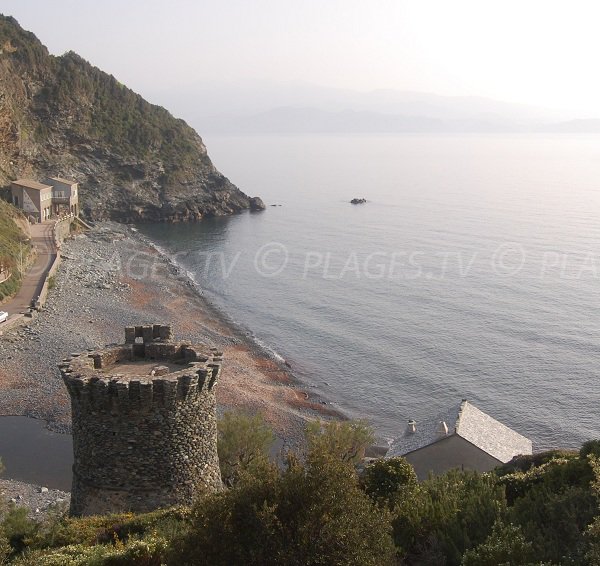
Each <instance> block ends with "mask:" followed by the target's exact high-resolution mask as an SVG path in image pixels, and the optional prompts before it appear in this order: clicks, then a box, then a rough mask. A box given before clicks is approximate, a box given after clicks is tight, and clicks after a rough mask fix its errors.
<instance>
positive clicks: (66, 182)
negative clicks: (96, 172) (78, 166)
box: [50, 177, 77, 185]
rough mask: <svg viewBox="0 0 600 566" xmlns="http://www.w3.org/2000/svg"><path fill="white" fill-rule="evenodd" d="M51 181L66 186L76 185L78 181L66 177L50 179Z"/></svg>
mask: <svg viewBox="0 0 600 566" xmlns="http://www.w3.org/2000/svg"><path fill="white" fill-rule="evenodd" d="M50 180H51V181H57V182H59V183H63V184H64V185H76V184H77V181H73V180H72V179H65V178H64V177H50Z"/></svg>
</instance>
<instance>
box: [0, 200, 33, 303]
mask: <svg viewBox="0 0 600 566" xmlns="http://www.w3.org/2000/svg"><path fill="white" fill-rule="evenodd" d="M16 218H21V219H23V218H22V216H21V214H20V212H19V211H18V210H17V209H15V208H14V207H13V206H12V205H10V204H8V203H7V202H4V201H3V200H0V265H2V266H4V267H6V268H8V269H9V270H10V271H11V273H12V276H11V277H10V279H8V280H7V281H5V282H4V283H0V301H1V300H3V299H5V298H6V297H9V296H11V295H13V294H14V293H15V292H16V291H17V290H18V289H19V285H20V283H21V272H20V268H21V267H22V266H24V265H26V263H27V257H28V255H29V251H30V245H29V243H28V237H27V235H26V234H24V233H23V231H22V230H21V228H20V227H19V226H18V224H17V223H16V222H15V219H16Z"/></svg>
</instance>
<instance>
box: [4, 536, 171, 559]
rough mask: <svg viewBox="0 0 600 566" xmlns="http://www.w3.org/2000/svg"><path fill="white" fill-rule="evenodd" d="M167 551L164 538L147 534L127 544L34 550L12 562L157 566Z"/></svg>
mask: <svg viewBox="0 0 600 566" xmlns="http://www.w3.org/2000/svg"><path fill="white" fill-rule="evenodd" d="M167 548H168V541H166V540H165V539H164V538H162V537H159V536H155V535H150V536H148V537H145V538H144V539H143V540H141V539H133V540H130V541H128V542H127V543H120V542H117V543H116V544H99V545H96V546H85V545H69V546H64V547H62V548H60V549H56V550H51V551H35V552H32V553H29V554H27V555H25V556H24V557H23V558H21V559H19V560H16V561H15V562H14V564H15V565H18V566H161V565H162V564H164V556H165V554H166V551H167Z"/></svg>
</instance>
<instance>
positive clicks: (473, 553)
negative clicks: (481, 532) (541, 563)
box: [462, 521, 535, 566]
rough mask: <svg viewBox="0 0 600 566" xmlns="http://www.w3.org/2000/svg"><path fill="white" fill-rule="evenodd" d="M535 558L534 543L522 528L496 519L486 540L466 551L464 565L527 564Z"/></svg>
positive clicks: (508, 565)
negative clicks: (524, 533) (529, 540)
mask: <svg viewBox="0 0 600 566" xmlns="http://www.w3.org/2000/svg"><path fill="white" fill-rule="evenodd" d="M534 559H535V556H534V552H533V547H532V544H531V543H530V542H528V541H526V540H525V536H524V535H523V532H522V531H521V529H520V528H519V527H518V526H515V525H511V524H504V523H503V522H502V521H496V523H495V524H494V527H493V529H492V532H491V534H490V536H489V537H488V538H487V539H486V540H485V542H484V543H482V544H480V545H479V546H478V547H477V548H475V549H472V550H467V551H466V552H465V554H464V556H463V560H462V566H526V565H528V564H532V563H533V562H534Z"/></svg>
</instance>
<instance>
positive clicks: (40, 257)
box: [0, 221, 56, 316]
mask: <svg viewBox="0 0 600 566" xmlns="http://www.w3.org/2000/svg"><path fill="white" fill-rule="evenodd" d="M53 226H54V222H53V221H49V222H43V223H42V224H34V225H32V226H31V241H32V244H33V245H34V246H35V248H36V253H37V257H36V260H35V263H34V264H33V265H32V266H31V267H30V268H29V270H28V271H27V273H26V274H25V277H24V278H23V283H22V284H21V289H20V290H19V292H18V293H17V294H16V295H15V297H13V298H12V299H10V300H9V301H7V302H6V303H4V304H3V305H2V306H1V307H0V310H4V311H6V312H8V314H9V316H10V315H13V314H18V313H21V312H24V311H26V310H27V309H28V308H29V307H30V306H31V302H32V301H33V300H34V299H36V298H37V297H38V296H39V294H40V291H41V289H42V286H43V284H44V279H45V277H46V274H47V273H48V270H49V269H50V266H51V265H52V262H53V261H54V258H55V257H56V249H55V247H54V237H53V233H52V227H53Z"/></svg>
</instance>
